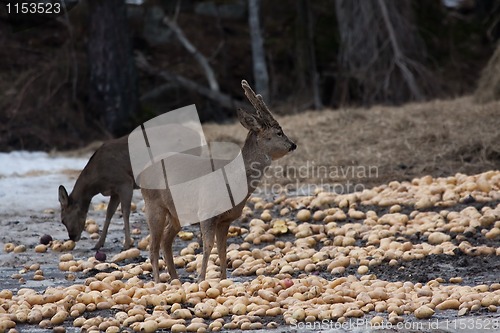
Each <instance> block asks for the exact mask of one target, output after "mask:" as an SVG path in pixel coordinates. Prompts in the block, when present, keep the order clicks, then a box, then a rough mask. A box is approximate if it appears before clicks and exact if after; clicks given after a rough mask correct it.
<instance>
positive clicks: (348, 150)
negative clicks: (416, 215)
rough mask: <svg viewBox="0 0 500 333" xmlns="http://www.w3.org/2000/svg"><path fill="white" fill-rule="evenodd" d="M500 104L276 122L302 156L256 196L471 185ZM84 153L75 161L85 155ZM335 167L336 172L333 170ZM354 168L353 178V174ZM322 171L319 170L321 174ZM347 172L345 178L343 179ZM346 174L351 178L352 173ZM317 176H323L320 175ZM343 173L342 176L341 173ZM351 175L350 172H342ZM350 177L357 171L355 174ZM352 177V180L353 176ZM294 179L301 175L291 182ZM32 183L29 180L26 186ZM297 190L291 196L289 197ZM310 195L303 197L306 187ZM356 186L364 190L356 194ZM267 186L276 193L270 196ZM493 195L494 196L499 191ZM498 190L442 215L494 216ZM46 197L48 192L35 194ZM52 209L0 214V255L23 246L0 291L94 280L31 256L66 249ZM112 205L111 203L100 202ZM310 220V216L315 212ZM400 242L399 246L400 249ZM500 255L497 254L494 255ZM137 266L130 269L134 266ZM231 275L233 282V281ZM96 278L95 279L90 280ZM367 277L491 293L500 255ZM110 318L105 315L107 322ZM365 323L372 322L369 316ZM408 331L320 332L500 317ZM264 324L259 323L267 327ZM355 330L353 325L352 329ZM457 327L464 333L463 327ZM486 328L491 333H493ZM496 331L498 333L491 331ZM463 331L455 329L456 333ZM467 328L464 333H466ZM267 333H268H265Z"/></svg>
mask: <svg viewBox="0 0 500 333" xmlns="http://www.w3.org/2000/svg"><path fill="white" fill-rule="evenodd" d="M499 106H500V105H499V104H498V103H492V104H488V105H483V106H477V105H474V104H473V103H472V101H471V100H470V99H469V98H461V99H457V100H454V101H436V102H429V103H423V104H413V105H409V106H405V107H404V108H385V107H377V108H374V109H370V110H364V109H346V110H342V111H325V112H321V113H320V112H312V111H311V112H309V113H306V114H301V115H292V116H286V117H283V118H280V123H281V124H282V126H283V128H284V131H285V133H287V134H288V135H289V136H290V137H291V138H292V139H293V140H295V142H296V143H297V145H298V147H299V148H298V150H297V152H295V153H293V154H292V155H290V156H289V157H286V158H284V159H283V160H281V161H278V162H277V163H276V166H277V167H276V170H278V168H279V167H280V166H281V167H287V166H288V169H286V172H285V173H284V172H283V169H281V170H278V171H276V170H271V171H270V173H269V175H268V176H267V177H266V178H265V179H264V182H265V185H266V186H268V190H263V191H261V192H259V193H258V194H257V196H258V197H261V198H263V199H264V201H266V202H272V201H273V200H274V199H276V197H277V196H278V195H279V193H278V191H275V189H277V187H276V188H274V187H273V185H274V184H279V185H280V186H281V187H279V189H281V190H283V189H284V190H285V194H287V195H288V196H289V197H293V196H294V195H297V194H298V193H299V194H300V193H301V191H302V193H305V194H308V195H310V194H312V193H313V191H314V189H315V188H316V187H310V186H309V185H325V184H332V183H338V184H342V185H344V187H336V188H334V189H336V190H337V189H340V191H337V192H342V193H345V192H353V189H355V190H360V191H362V190H363V189H370V188H373V187H374V186H376V185H381V184H386V185H382V186H383V187H389V186H388V185H387V184H389V182H391V181H398V182H403V181H405V180H409V181H411V180H412V179H413V178H415V177H422V176H424V175H426V174H429V175H432V176H434V177H448V176H452V175H455V174H457V173H459V172H460V173H465V174H469V175H473V174H476V173H480V172H484V171H487V170H498V168H499V166H500V132H499V131H498V129H499V128H500V117H498V107H499ZM204 129H205V131H206V133H207V136H208V138H209V139H210V140H215V139H218V140H230V141H234V142H237V143H240V144H241V143H242V142H243V141H244V135H245V133H244V129H242V127H241V126H240V125H238V124H234V125H231V124H230V125H215V124H208V125H206V126H204ZM80 153H81V152H79V153H78V154H80ZM304 165H306V166H307V167H306V169H305V170H306V171H304V172H303V173H300V172H299V171H300V170H299V171H297V170H298V168H299V167H301V166H304ZM319 166H327V167H329V169H327V170H328V172H326V173H321V172H322V171H321V170H322V169H320V168H319ZM331 167H334V168H333V169H332V168H331ZM348 167H351V169H348ZM370 167H374V168H375V169H376V170H377V173H376V174H375V173H373V174H369V173H367V170H370ZM315 168H316V169H315ZM342 168H344V169H342ZM346 168H347V169H346ZM315 170H320V171H316V173H315ZM342 170H343V171H342ZM346 170H348V171H346ZM349 170H351V171H349ZM352 170H354V171H352ZM292 172H297V173H296V174H292ZM65 175H67V176H68V177H70V180H69V181H70V182H74V180H75V176H76V173H74V172H70V171H65ZM27 177H29V175H28V176H27ZM348 182H352V184H353V185H352V186H353V187H352V188H351V190H349V188H347V187H345V184H346V183H348ZM287 184H292V185H293V186H292V187H285V185H287ZM304 184H305V185H307V186H306V187H304V188H302V187H301V186H302V185H304ZM356 184H358V185H359V187H357V188H355V185H356ZM269 186H270V190H269ZM495 186H496V187H495ZM499 187H500V184H496V185H495V184H494V185H493V187H492V189H491V192H490V195H491V196H492V198H493V199H491V200H489V201H474V200H469V201H467V200H465V201H464V200H463V199H464V198H461V201H460V202H457V203H456V204H455V205H452V206H450V207H446V209H447V210H448V211H455V212H462V211H463V210H464V209H465V208H467V207H474V208H476V209H477V210H478V211H482V210H483V209H485V207H491V208H495V207H497V206H498V205H499V204H500V199H499V198H500V196H499V195H498V192H499ZM38 190H39V191H44V189H38ZM45 192H47V194H44V195H46V196H50V199H47V202H50V205H48V206H47V208H49V209H48V210H46V211H40V210H37V211H33V210H30V209H29V202H26V207H27V209H26V210H24V211H18V212H17V213H8V214H6V213H2V211H0V230H1V234H0V247H1V248H3V247H4V245H5V244H6V243H9V242H12V243H14V244H24V245H25V246H26V248H27V250H26V252H22V253H5V252H0V290H1V289H9V290H12V291H14V292H15V291H18V290H19V289H21V288H33V289H35V290H37V291H43V290H44V289H45V288H47V287H52V286H68V285H71V284H74V283H83V282H84V281H85V279H86V278H87V277H88V276H90V275H91V274H92V273H93V272H92V271H91V272H86V273H83V272H79V273H76V274H75V275H76V280H75V281H69V280H67V276H68V273H67V272H62V271H60V270H59V269H58V267H57V264H58V262H59V256H60V255H61V253H59V252H54V251H51V250H49V251H48V252H46V253H35V251H34V247H35V246H36V245H37V244H39V239H40V236H41V235H43V234H51V235H52V237H53V238H54V239H59V240H64V239H67V233H66V230H65V228H64V226H63V225H62V224H61V223H60V218H59V211H58V209H57V208H55V209H54V207H57V205H58V203H57V197H56V196H55V193H56V189H55V188H51V189H45ZM133 201H134V202H135V203H137V210H136V211H135V212H133V213H132V215H131V223H132V226H131V227H132V229H134V236H133V237H134V239H135V244H137V243H138V241H139V240H141V239H142V238H144V237H145V236H146V235H147V234H148V230H147V226H146V223H145V217H144V213H143V212H142V207H143V201H142V198H141V196H140V192H139V191H135V194H134V200H133ZM100 203H101V199H99V200H94V202H93V204H92V207H94V205H96V207H97V206H98V205H99V204H100ZM103 203H106V201H103ZM249 207H250V208H252V209H254V214H255V216H257V215H258V214H260V212H261V208H256V207H255V206H254V205H253V204H250V203H249ZM102 208H103V206H102V205H101V207H98V209H91V211H90V212H89V218H92V219H95V220H96V221H97V222H98V224H99V225H100V226H101V227H102V221H103V220H104V215H105V211H104V210H103V209H102ZM279 208H280V206H275V207H274V208H272V209H271V210H270V213H271V215H272V217H273V219H277V218H279V217H280V210H279ZM299 209H300V207H297V208H296V209H292V210H291V211H290V212H289V213H288V215H286V217H287V218H290V219H291V220H295V221H296V214H297V211H298V210H299ZM433 209H434V210H435V211H436V212H438V211H441V210H442V208H440V207H437V206H436V207H433V208H423V209H421V211H422V212H426V211H432V210H433ZM358 210H360V211H363V212H364V213H367V212H368V211H375V212H376V213H377V214H378V215H379V216H382V215H384V214H386V213H388V210H389V208H388V207H387V206H385V205H381V204H380V205H377V204H373V205H359V206H358ZM414 210H415V207H413V206H404V205H403V206H402V211H401V213H404V214H411V212H412V211H414ZM313 212H314V210H313ZM362 222H363V221H362V220H355V219H350V218H348V219H347V220H345V221H341V222H338V226H339V227H341V226H342V225H344V224H346V223H354V224H356V223H362ZM310 223H311V224H318V225H319V224H322V223H323V222H321V221H311V222H310ZM234 225H235V226H236V227H242V228H246V229H250V226H249V219H241V220H238V221H236V222H235V223H234ZM122 229H123V223H122V219H121V218H120V215H119V213H117V214H116V215H115V217H114V220H113V222H112V224H111V227H110V231H109V234H108V238H107V240H106V244H105V247H104V249H103V251H104V252H105V253H106V254H107V255H108V258H110V257H112V256H113V255H114V254H116V253H118V252H120V250H121V247H122V241H123V231H122ZM184 231H190V232H193V233H194V239H193V240H192V241H198V242H201V241H200V238H199V231H198V227H197V226H189V227H186V229H185V230H184ZM476 231H477V232H473V233H471V232H468V233H467V232H465V233H463V234H453V233H450V235H451V243H453V244H454V245H457V246H458V244H459V243H461V242H462V241H467V242H469V243H470V244H472V246H476V247H477V246H481V245H483V246H489V247H491V248H497V249H498V248H499V247H500V240H499V239H498V238H493V239H487V238H486V237H485V236H484V234H483V233H481V232H480V231H479V229H477V230H476ZM427 236H428V235H425V234H418V233H416V234H413V235H403V234H401V235H399V238H401V239H404V240H405V241H409V242H411V243H413V244H420V243H424V242H427ZM244 238H245V235H241V236H236V237H231V238H230V239H229V243H230V244H235V245H239V244H241V243H243V242H244ZM399 238H397V239H399ZM278 240H280V241H283V242H287V241H290V242H293V241H294V240H295V238H294V235H292V234H290V233H288V234H284V235H280V236H278V237H277V239H276V241H278ZM192 241H183V240H181V239H179V238H178V239H176V241H175V243H174V253H175V254H179V252H180V251H181V250H182V249H183V248H184V247H186V246H187V244H188V243H190V242H192ZM95 243H96V240H93V239H90V237H89V234H88V233H86V232H84V234H83V238H82V240H80V241H79V242H78V243H77V246H76V248H75V249H74V250H73V251H71V253H72V254H73V256H74V257H75V259H76V260H78V259H82V260H87V259H88V258H90V257H92V256H94V253H95V251H93V250H92V249H91V248H92V247H93V245H94V244H95ZM266 245H269V244H266V243H263V244H260V245H255V246H254V247H255V248H261V249H262V248H264V247H265V246H266ZM356 246H359V247H366V246H367V244H366V242H365V241H364V240H362V239H358V240H357V243H356ZM320 247H321V243H318V245H317V250H320ZM497 253H498V251H497ZM147 258H148V252H147V251H142V252H141V256H140V257H139V258H136V259H134V261H132V263H133V262H143V261H145V260H147ZM36 263H39V264H40V265H41V269H42V270H43V272H44V276H45V279H44V280H42V281H34V280H33V279H32V278H33V275H34V272H33V271H30V270H27V269H26V268H27V267H29V266H31V265H32V264H36ZM128 263H131V262H125V263H123V265H124V264H128ZM357 268H358V267H357V266H356V265H355V266H350V267H348V268H347V269H346V270H345V271H344V272H342V273H340V274H337V275H332V274H331V273H330V272H328V271H326V270H324V269H319V268H318V269H317V270H315V271H313V272H311V273H305V272H295V273H294V274H293V275H292V277H293V278H296V279H300V278H303V277H305V276H307V275H308V274H314V275H319V276H321V277H324V278H325V279H327V280H332V279H337V278H340V277H347V276H349V275H356V276H359V274H358V273H357ZM231 271H232V270H230V271H229V276H230V277H231ZM178 272H179V275H180V277H181V279H182V280H183V281H193V280H194V279H195V278H196V276H197V275H196V273H188V272H187V271H186V270H185V269H183V268H178ZM94 273H95V272H94ZM370 274H375V275H376V277H377V278H378V279H381V280H384V281H394V282H395V281H403V282H404V281H410V282H412V283H414V284H416V283H424V284H425V283H427V282H429V281H431V280H434V279H438V278H442V279H443V280H444V281H448V280H449V279H450V278H452V277H457V276H459V277H462V278H463V280H462V281H461V282H460V283H459V284H460V285H464V286H475V285H483V284H486V285H491V284H495V283H500V257H499V256H498V255H495V254H489V255H476V256H473V255H470V254H465V253H463V252H461V251H458V250H457V251H455V252H454V253H453V255H450V254H445V253H442V254H432V255H428V256H425V257H424V258H421V259H414V260H410V261H402V260H400V261H399V262H398V264H397V265H390V264H389V262H386V261H384V262H382V263H381V264H380V265H378V266H375V267H373V268H371V269H370ZM141 278H143V279H145V280H150V279H151V275H150V274H145V275H144V276H142V277H141ZM232 278H233V279H234V280H235V281H237V282H244V281H249V280H252V279H254V278H255V274H254V275H250V276H233V277H232ZM106 314H107V313H106V312H105V311H103V312H93V313H87V314H86V316H89V317H91V316H95V315H106ZM108 314H109V313H108ZM365 317H367V318H368V321H369V319H370V317H372V315H371V314H369V315H366V316H365ZM404 318H405V322H408V323H420V324H421V325H423V326H422V327H420V328H418V329H413V328H408V327H403V328H398V329H396V328H394V327H391V328H381V329H375V330H371V329H369V328H366V327H365V328H364V327H363V326H359V327H354V328H352V327H351V328H346V327H331V326H325V327H319V329H320V330H322V331H327V332H348V331H349V332H351V331H354V332H372V331H373V332H379V333H381V332H395V331H397V332H433V333H445V332H478V331H479V332H481V330H477V329H475V328H474V327H473V328H472V329H469V328H467V326H463V327H462V328H460V327H459V325H458V324H457V323H462V322H463V321H466V320H469V321H472V322H474V323H476V322H481V323H483V324H484V325H483V326H485V327H491V328H492V329H491V330H483V331H484V332H498V330H496V328H498V322H499V320H500V315H499V313H498V312H496V311H488V310H487V309H485V308H481V309H480V310H478V311H472V312H469V313H467V315H466V316H464V317H457V312H456V310H444V311H439V312H436V314H435V316H433V317H432V318H431V320H420V321H419V320H416V319H415V317H414V316H413V315H405V316H404ZM266 320H267V319H264V320H263V323H266ZM432 320H437V321H440V323H439V325H441V326H439V327H437V326H433V323H434V322H433V321H432ZM274 321H277V322H278V324H279V327H278V328H277V329H274V330H271V331H272V332H290V331H292V332H299V331H303V330H309V331H317V330H318V327H312V326H307V325H303V326H297V327H290V326H288V325H286V324H285V322H284V321H283V319H279V318H278V319H275V320H274ZM354 321H355V320H354ZM64 325H65V326H66V327H67V331H68V332H77V331H79V330H77V329H75V328H72V327H71V320H70V319H68V320H67V321H66V322H65V324H64ZM457 325H458V326H457ZM487 325H489V326H487ZM495 325H496V326H495ZM457 327H458V328H457ZM464 327H465V328H464ZM17 328H18V330H19V331H20V332H47V331H49V330H42V329H40V328H38V327H37V326H32V325H24V324H23V325H18V326H17ZM266 331H270V330H269V329H266Z"/></svg>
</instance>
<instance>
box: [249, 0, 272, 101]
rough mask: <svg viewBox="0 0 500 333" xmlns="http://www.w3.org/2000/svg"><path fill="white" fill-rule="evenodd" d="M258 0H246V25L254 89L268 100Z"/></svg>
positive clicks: (267, 77) (267, 78)
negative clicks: (248, 30) (250, 44)
mask: <svg viewBox="0 0 500 333" xmlns="http://www.w3.org/2000/svg"><path fill="white" fill-rule="evenodd" d="M259 7H260V0H248V26H249V27H250V39H251V42H252V59H253V75H254V79H255V89H256V90H257V93H259V94H261V95H262V97H263V98H264V100H266V101H269V98H270V94H269V74H268V72H267V65H266V55H265V52H264V41H263V39H262V33H261V30H260V20H259V12H260V9H259Z"/></svg>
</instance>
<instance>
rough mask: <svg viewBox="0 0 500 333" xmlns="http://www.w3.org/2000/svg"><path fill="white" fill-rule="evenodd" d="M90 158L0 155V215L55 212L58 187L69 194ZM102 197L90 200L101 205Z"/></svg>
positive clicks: (12, 153)
mask: <svg viewBox="0 0 500 333" xmlns="http://www.w3.org/2000/svg"><path fill="white" fill-rule="evenodd" d="M89 158H90V155H86V156H79V157H67V156H63V155H53V154H48V153H45V152H27V151H14V152H10V153H0V213H2V214H19V213H26V212H27V211H32V212H42V211H44V210H46V209H59V201H58V192H57V189H58V187H59V185H64V186H65V187H66V189H67V190H68V191H69V192H70V191H71V190H72V189H73V186H74V184H75V181H76V175H78V172H79V171H81V170H82V169H83V167H84V166H85V165H86V164H87V161H88V159H89ZM102 200H104V197H103V196H101V195H98V196H96V197H94V200H93V201H94V202H101V201H102Z"/></svg>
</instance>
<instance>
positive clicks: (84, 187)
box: [70, 169, 99, 211]
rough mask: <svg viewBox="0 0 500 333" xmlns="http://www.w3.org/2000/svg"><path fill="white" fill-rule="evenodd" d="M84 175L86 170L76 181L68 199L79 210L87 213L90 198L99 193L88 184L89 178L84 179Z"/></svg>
mask: <svg viewBox="0 0 500 333" xmlns="http://www.w3.org/2000/svg"><path fill="white" fill-rule="evenodd" d="M85 173H86V169H84V170H83V171H82V173H81V174H80V176H79V177H78V179H77V180H76V183H75V187H74V188H73V191H72V192H71V194H70V197H71V199H72V200H73V202H75V203H76V204H77V205H78V206H79V207H80V208H81V209H84V210H85V211H87V210H88V208H89V206H90V202H91V201H92V198H93V197H94V196H95V195H96V194H98V193H99V190H97V189H95V188H94V186H93V184H92V183H91V182H90V183H89V179H90V178H89V177H86V176H85Z"/></svg>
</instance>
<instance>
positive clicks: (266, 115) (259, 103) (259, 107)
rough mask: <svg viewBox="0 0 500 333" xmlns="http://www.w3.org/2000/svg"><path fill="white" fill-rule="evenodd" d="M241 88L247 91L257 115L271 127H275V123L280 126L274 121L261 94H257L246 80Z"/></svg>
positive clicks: (246, 93)
mask: <svg viewBox="0 0 500 333" xmlns="http://www.w3.org/2000/svg"><path fill="white" fill-rule="evenodd" d="M241 87H242V88H243V90H244V91H245V96H246V97H247V98H248V100H249V101H250V103H251V104H252V105H253V107H254V108H255V111H256V112H257V114H258V115H259V116H260V117H261V118H262V119H263V120H265V121H267V122H268V123H269V125H271V126H272V125H274V123H276V124H278V122H277V121H276V120H275V119H274V117H273V115H272V114H271V111H269V108H268V107H267V105H266V103H264V99H263V98H262V96H261V95H260V94H255V92H254V91H253V90H252V88H251V87H250V85H249V84H248V82H247V81H246V80H242V81H241Z"/></svg>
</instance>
